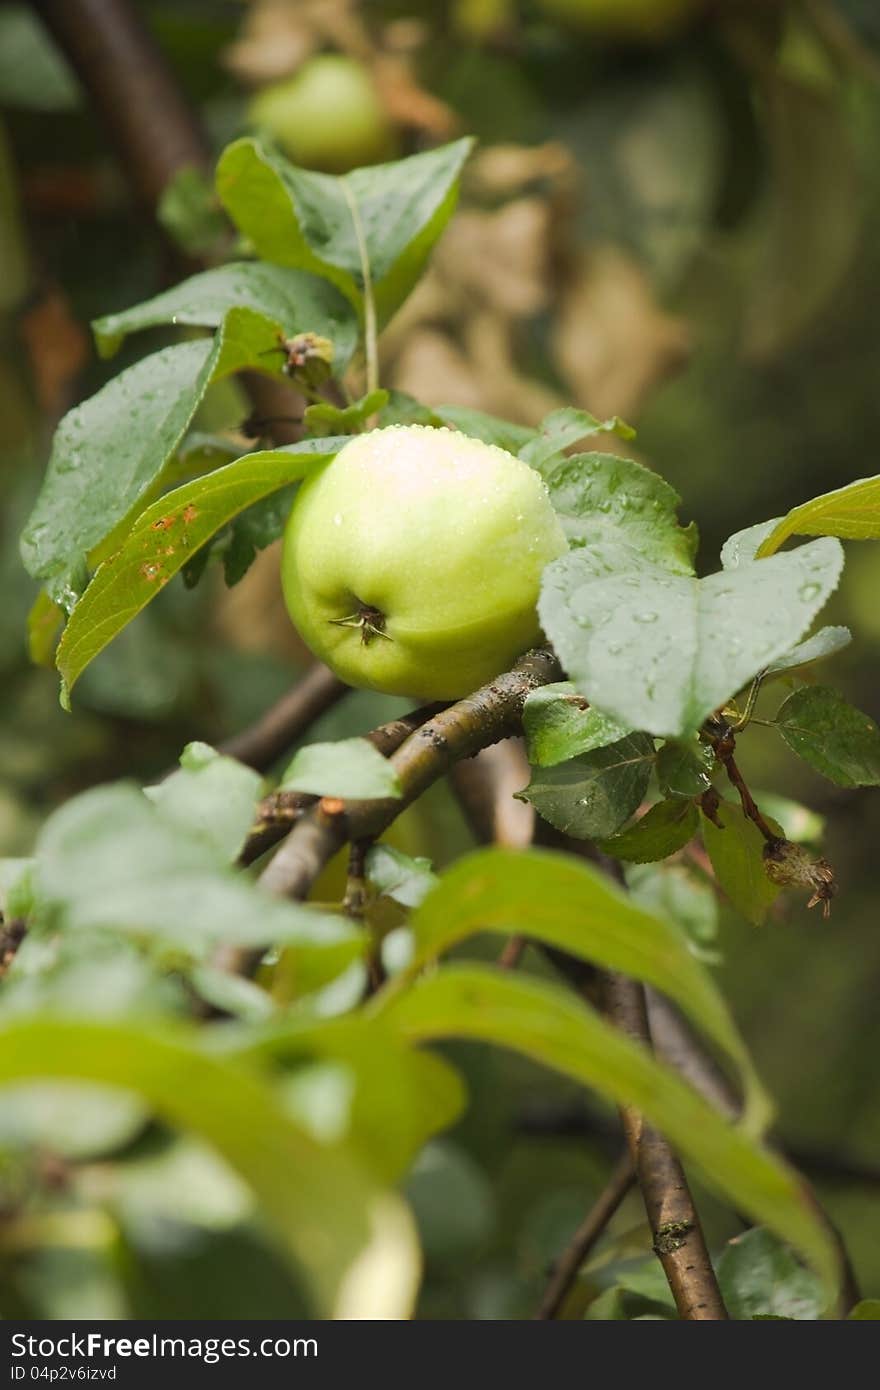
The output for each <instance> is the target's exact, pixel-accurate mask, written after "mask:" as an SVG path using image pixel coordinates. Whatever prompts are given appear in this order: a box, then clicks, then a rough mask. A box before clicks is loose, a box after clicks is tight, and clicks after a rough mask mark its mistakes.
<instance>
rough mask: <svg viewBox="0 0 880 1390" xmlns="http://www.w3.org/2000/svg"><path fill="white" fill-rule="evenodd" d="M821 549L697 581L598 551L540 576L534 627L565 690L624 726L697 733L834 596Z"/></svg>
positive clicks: (837, 558)
mask: <svg viewBox="0 0 880 1390" xmlns="http://www.w3.org/2000/svg"><path fill="white" fill-rule="evenodd" d="M842 564H843V553H842V550H841V547H840V544H839V543H838V542H837V541H834V540H831V539H825V540H820V541H813V542H812V543H811V544H810V545H805V546H801V547H800V549H798V550H794V551H790V552H789V553H787V554H785V555H776V556H773V557H772V558H771V559H769V560H759V561H755V562H753V563H751V564H743V565H741V566H740V567H739V568H738V569H736V570H729V571H724V572H722V573H720V574H714V575H710V576H709V578H707V579H696V578H691V577H688V576H685V575H678V574H671V573H670V572H669V570H668V569H664V568H661V567H660V566H659V565H657V564H656V563H653V562H652V561H650V560H646V559H644V558H642V557H640V556H637V555H636V554H635V552H633V551H632V550H631V549H630V548H629V547H627V551H626V553H622V548H621V546H620V545H619V544H614V543H612V542H604V543H603V542H597V543H596V544H595V545H593V546H590V547H589V548H588V549H586V550H578V551H575V552H571V553H569V554H568V555H563V556H562V557H561V558H560V559H558V560H554V561H553V563H552V564H550V565H549V566H548V567H547V569H546V570H545V571H544V582H543V587H542V593H541V600H540V604H539V614H540V618H541V624H542V626H543V628H544V631H545V632H546V633H547V636H548V637H549V638H550V640H551V641H552V643H553V646H554V647H555V649H556V652H557V655H558V656H559V659H560V661H561V662H562V665H563V666H564V667H565V668H566V670H567V671H568V674H569V676H570V677H571V679H572V680H573V681H574V684H575V686H576V687H577V689H578V690H580V691H581V692H582V694H584V695H586V697H587V699H588V700H589V701H590V703H591V704H593V705H596V706H598V707H599V709H603V710H605V711H606V712H607V713H608V714H610V715H613V716H614V717H616V718H618V719H621V720H624V721H625V722H626V723H628V724H629V725H630V727H631V728H636V729H646V730H647V731H648V732H649V733H652V734H658V735H661V736H666V737H675V736H677V735H682V734H687V733H690V732H692V731H694V730H696V729H698V728H699V726H700V725H701V724H702V722H703V720H704V719H705V718H706V717H707V716H708V715H710V714H711V713H712V712H713V710H715V709H717V708H718V707H719V706H721V705H723V704H724V703H725V701H727V700H728V699H730V698H731V696H732V695H734V694H735V693H736V692H737V691H738V690H740V689H741V688H742V686H743V685H745V684H746V682H747V681H748V680H749V679H750V678H751V677H752V676H754V675H755V674H756V673H757V672H758V671H761V670H763V669H764V667H766V666H768V665H769V664H770V662H771V661H773V660H775V659H776V657H779V656H781V655H782V654H783V653H784V652H785V651H787V650H788V649H789V648H790V647H791V645H792V642H796V641H797V640H798V639H799V637H800V636H801V634H802V633H803V632H804V631H805V629H806V628H807V627H808V626H809V624H810V623H811V622H812V620H813V618H814V617H815V615H816V613H817V612H818V611H819V609H820V608H821V606H822V604H823V603H824V602H825V600H826V599H827V598H828V596H829V594H830V593H831V592H832V591H833V590H834V588H835V586H836V584H837V581H838V578H839V576H840V570H841V567H842Z"/></svg>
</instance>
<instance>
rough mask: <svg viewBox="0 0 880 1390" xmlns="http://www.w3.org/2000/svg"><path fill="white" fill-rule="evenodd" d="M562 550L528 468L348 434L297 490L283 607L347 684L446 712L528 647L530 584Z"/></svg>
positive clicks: (449, 444) (506, 458) (400, 437)
mask: <svg viewBox="0 0 880 1390" xmlns="http://www.w3.org/2000/svg"><path fill="white" fill-rule="evenodd" d="M565 549H566V540H565V536H564V534H563V532H562V528H561V526H560V524H559V521H558V519H557V517H556V514H555V512H554V511H553V508H552V506H551V505H550V499H549V497H548V494H547V489H546V487H545V486H544V483H543V481H542V479H541V478H540V476H539V475H538V474H537V473H536V472H535V471H534V470H533V469H532V468H530V467H529V466H528V464H525V463H523V462H522V461H521V460H520V459H517V458H514V457H513V456H512V455H511V454H508V453H506V452H505V451H504V450H503V449H498V448H496V447H495V446H494V445H492V444H484V443H482V441H480V440H477V439H471V438H469V437H468V436H467V435H464V434H459V433H457V432H456V431H453V430H448V429H431V428H429V427H427V426H424V425H392V426H391V427H390V428H388V429H381V430H372V431H371V432H370V433H368V434H362V435H358V436H357V437H356V438H354V439H352V440H351V441H350V442H349V443H348V444H346V445H345V446H344V447H343V448H342V449H341V450H340V452H339V453H338V454H337V455H336V457H335V458H334V459H332V460H331V461H330V462H329V463H327V464H324V465H322V466H321V467H320V469H319V470H318V471H317V472H315V473H313V474H312V475H311V476H310V477H309V478H307V479H306V481H305V482H304V483H303V485H302V487H301V488H300V490H299V492H298V493H297V497H296V500H295V502H294V505H293V509H292V511H291V514H290V520H289V521H288V523H287V530H286V532H285V537H284V555H283V560H282V581H283V585H284V596H285V599H286V602H287V607H288V610H289V612H290V616H291V618H292V619H293V622H294V623H295V625H296V627H297V628H298V629H299V632H300V634H301V636H302V637H303V639H304V640H305V641H306V642H307V643H308V645H309V646H310V647H311V649H312V651H313V652H314V653H315V655H316V656H318V657H320V658H321V660H322V661H326V663H327V665H328V666H330V667H331V668H332V670H334V671H335V672H336V674H337V675H338V676H339V677H340V678H341V679H342V680H344V681H345V682H346V683H347V684H349V685H354V686H361V687H365V688H367V689H370V690H383V691H386V692H387V693H389V694H392V695H409V696H412V697H414V698H416V699H422V700H454V699H458V698H459V697H460V696H462V695H466V694H468V692H469V691H471V690H475V689H476V688H477V687H478V686H480V685H483V684H484V683H485V682H486V681H489V680H491V679H492V677H493V676H496V675H497V674H498V673H499V671H503V670H506V669H507V667H508V666H510V664H511V663H512V662H513V661H514V660H515V659H516V657H517V656H519V655H520V654H521V653H522V652H524V651H525V650H526V649H527V648H528V647H530V646H532V645H533V644H534V643H535V641H536V640H537V639H538V636H539V627H538V616H537V612H536V603H537V599H538V590H539V586H540V582H541V572H542V571H543V569H544V566H545V565H546V564H548V563H549V561H550V560H553V559H555V558H556V557H557V556H558V555H561V554H562V553H563V552H564V551H565Z"/></svg>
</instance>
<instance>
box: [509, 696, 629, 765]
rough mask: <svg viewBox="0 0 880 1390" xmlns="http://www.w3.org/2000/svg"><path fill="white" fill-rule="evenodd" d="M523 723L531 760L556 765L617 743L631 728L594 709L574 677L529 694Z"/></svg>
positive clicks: (538, 763)
mask: <svg viewBox="0 0 880 1390" xmlns="http://www.w3.org/2000/svg"><path fill="white" fill-rule="evenodd" d="M523 726H524V728H525V734H526V739H527V741H528V750H529V762H531V763H536V764H537V765H538V767H553V766H554V765H555V764H556V763H563V762H565V761H566V759H568V758H575V757H577V755H578V754H579V753H591V752H592V751H593V749H594V748H604V747H607V745H608V744H609V743H616V742H617V741H618V740H619V739H621V738H623V737H624V736H625V735H626V734H628V733H629V732H630V730H629V729H627V728H626V727H625V726H624V725H623V724H619V723H618V722H617V720H615V719H609V718H608V716H607V715H605V714H602V713H601V711H600V710H597V709H593V708H592V707H591V706H589V705H588V704H587V702H586V700H585V699H584V697H583V695H578V693H577V691H576V690H575V688H574V686H573V685H572V683H571V681H559V682H557V683H556V684H554V685H544V686H541V688H540V689H539V690H533V691H532V692H531V694H530V695H528V696H527V697H526V703H525V707H524V709H523Z"/></svg>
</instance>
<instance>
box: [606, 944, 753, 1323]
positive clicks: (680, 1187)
mask: <svg viewBox="0 0 880 1390" xmlns="http://www.w3.org/2000/svg"><path fill="white" fill-rule="evenodd" d="M605 1007H606V1011H607V1013H608V1017H609V1018H610V1019H611V1021H612V1022H613V1023H614V1024H616V1026H617V1027H618V1028H619V1029H620V1031H621V1032H622V1033H625V1034H626V1035H627V1037H630V1038H633V1039H634V1040H635V1041H637V1042H640V1043H642V1044H644V1045H645V1046H648V1047H650V1045H651V1032H650V1028H649V1026H648V1014H647V1006H646V1002H645V990H644V986H643V985H641V984H639V983H638V982H637V981H635V980H630V979H627V978H626V976H624V975H619V974H618V973H617V972H616V971H608V972H607V974H606V975H605ZM620 1113H621V1119H622V1121H623V1128H624V1132H625V1134H626V1139H627V1144H628V1145H629V1151H630V1156H631V1158H632V1162H633V1167H634V1168H635V1172H636V1176H637V1178H638V1182H639V1187H640V1188H641V1191H642V1197H643V1198H644V1202H645V1210H646V1212H647V1214H648V1221H649V1222H650V1225H651V1231H652V1233H653V1238H654V1239H653V1245H654V1253H655V1254H656V1256H657V1258H658V1259H659V1261H660V1263H661V1264H662V1266H663V1271H664V1273H665V1275H666V1278H667V1281H668V1283H669V1287H670V1289H671V1290H672V1296H673V1298H674V1299H675V1306H676V1308H677V1309H678V1314H679V1317H681V1318H682V1319H685V1320H687V1321H688V1322H702V1321H713V1322H717V1321H722V1320H724V1319H726V1318H727V1309H726V1308H725V1306H724V1300H723V1299H722V1297H721V1290H720V1289H719V1287H718V1280H717V1279H716V1277H715V1271H714V1269H713V1268H712V1261H711V1258H710V1256H709V1251H708V1249H707V1247H706V1241H705V1237H704V1236H703V1230H702V1227H701V1225H700V1218H699V1216H698V1214H697V1209H696V1207H695V1205H694V1200H693V1198H692V1196H691V1193H690V1189H689V1187H688V1184H687V1179H686V1177H685V1175H684V1170H683V1168H682V1166H681V1163H680V1162H679V1160H678V1158H677V1157H676V1155H675V1153H674V1152H673V1150H672V1148H671V1147H670V1145H669V1144H668V1142H667V1141H666V1140H665V1139H664V1138H663V1136H662V1135H661V1134H659V1133H658V1132H657V1130H655V1129H653V1128H652V1127H651V1126H650V1125H648V1124H646V1123H645V1121H644V1119H643V1118H642V1116H641V1115H640V1114H639V1113H638V1111H636V1110H634V1109H633V1108H632V1107H631V1106H623V1107H622V1108H621V1112H620Z"/></svg>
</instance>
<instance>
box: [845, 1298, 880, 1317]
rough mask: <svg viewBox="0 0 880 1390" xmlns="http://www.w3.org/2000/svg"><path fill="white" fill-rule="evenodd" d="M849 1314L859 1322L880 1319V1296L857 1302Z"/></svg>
mask: <svg viewBox="0 0 880 1390" xmlns="http://www.w3.org/2000/svg"><path fill="white" fill-rule="evenodd" d="M849 1316H850V1317H851V1318H854V1319H855V1320H856V1321H857V1322H865V1321H868V1320H870V1321H872V1322H874V1321H877V1320H878V1319H880V1298H863V1299H862V1301H861V1303H857V1304H856V1306H855V1308H853V1309H852V1311H851V1312H850V1314H849Z"/></svg>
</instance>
